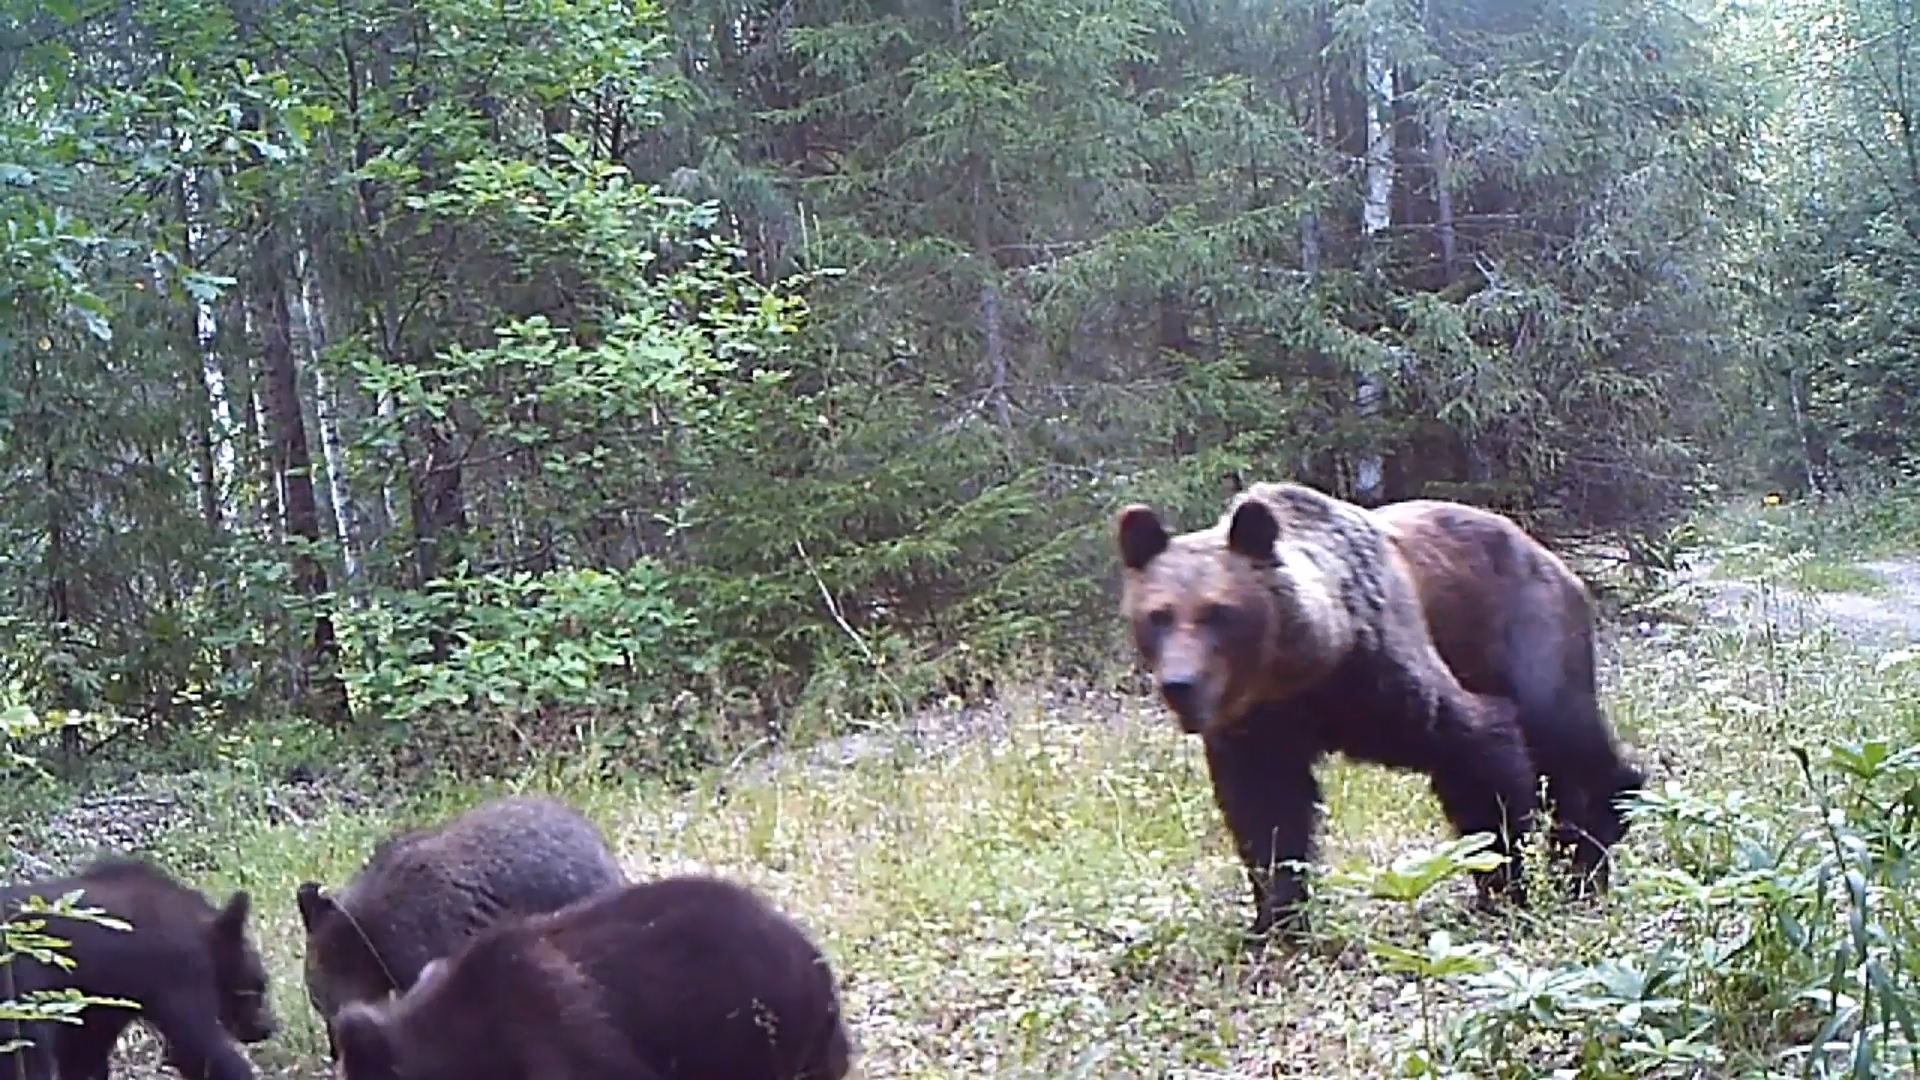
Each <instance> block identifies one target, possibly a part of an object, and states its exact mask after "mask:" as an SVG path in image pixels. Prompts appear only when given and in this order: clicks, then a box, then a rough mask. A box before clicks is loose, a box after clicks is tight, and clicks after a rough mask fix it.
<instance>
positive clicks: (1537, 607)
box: [1372, 499, 1646, 885]
mask: <svg viewBox="0 0 1920 1080" xmlns="http://www.w3.org/2000/svg"><path fill="white" fill-rule="evenodd" d="M1372 513H1373V515H1374V517H1375V518H1376V519H1377V520H1379V521H1380V522H1382V523H1383V524H1384V526H1385V527H1386V530H1387V535H1388V538H1389V539H1390V540H1392V541H1393V544H1394V546H1395V547H1396V548H1397V549H1398V550H1399V552H1400V557H1401V559H1402V560H1403V561H1404V562H1405V563H1406V565H1407V567H1408V569H1409V571H1410V572H1411V574H1412V577H1413V583H1414V588H1415V589H1416V591H1417V592H1418V593H1419V595H1420V604H1421V608H1422V609H1423V611H1424V613H1425V615H1426V620H1427V629H1428V631H1429V633H1431V635H1432V637H1433V641H1434V646H1435V648H1437V649H1439V651H1440V658H1441V659H1442V660H1444V661H1446V664H1447V666H1448V667H1449V668H1451V669H1452V670H1453V673H1454V675H1455V677H1456V678H1458V679H1459V680H1460V683H1461V685H1463V686H1465V687H1466V688H1467V689H1468V690H1471V691H1473V692H1475V693H1479V694H1493V695H1497V696H1500V697H1504V698H1507V699H1509V700H1511V701H1512V702H1513V703H1514V705H1515V707H1516V708H1517V709H1518V710H1519V718H1520V729H1521V731H1523V732H1524V733H1525V734H1526V739H1527V750H1528V753H1529V755H1530V756H1531V757H1532V758H1533V762H1534V767H1535V769H1536V770H1537V771H1538V772H1539V773H1540V774H1541V776H1542V777H1543V779H1544V780H1545V784H1546V801H1547V803H1548V805H1549V806H1550V807H1551V809H1552V812H1553V815H1554V818H1555V824H1556V832H1558V833H1561V834H1562V835H1563V836H1564V837H1565V840H1566V842H1567V844H1568V846H1570V847H1571V848H1572V850H1573V854H1574V859H1575V862H1576V865H1578V866H1579V867H1581V868H1582V870H1583V871H1585V872H1586V873H1587V874H1589V875H1591V876H1592V878H1593V879H1594V881H1595V882H1596V883H1598V884H1601V885H1604V884H1605V881H1606V876H1607V875H1606V869H1607V853H1608V849H1610V848H1611V847H1612V846H1613V845H1614V844H1617V843H1619V841H1620V839H1621V838H1622V837H1623V836H1625V835H1626V831H1627V826H1626V821H1625V819H1624V818H1623V817H1622V815H1621V811H1620V808H1619V805H1618V804H1619V800H1620V799H1621V798H1623V797H1627V796H1631V795H1632V794H1634V793H1635V792H1638V791H1639V790H1640V789H1641V788H1642V787H1643V786H1644V785H1645V783H1646V777H1645V775H1644V774H1643V773H1642V772H1641V771H1640V770H1639V769H1638V768H1637V767H1635V766H1634V765H1633V764H1631V763H1630V762H1629V761H1627V760H1626V758H1625V757H1624V756H1623V755H1622V754H1621V752H1620V748H1619V745H1618V743H1617V742H1616V741H1615V739H1614V736H1613V731H1612V729H1611V728H1610V727H1609V726H1608V724H1607V721H1606V717H1605V715H1604V713H1603V712H1602V711H1601V708H1600V696H1599V689H1598V686H1597V680H1596V678H1595V668H1596V666H1597V665H1596V661H1595V656H1594V634H1595V632H1594V611H1593V598H1592V594H1591V593H1589V592H1588V591H1587V587H1586V585H1585V584H1584V583H1583V582H1582V581H1581V580H1580V578H1579V576H1578V575H1576V574H1575V573H1574V572H1573V571H1572V569H1570V568H1569V567H1568V566H1567V564H1566V563H1565V562H1563V561H1562V560H1561V559H1560V558H1559V556H1557V555H1555V554H1554V553H1553V552H1552V551H1550V550H1549V549H1548V548H1547V547H1546V546H1545V545H1544V544H1542V543H1540V542H1539V541H1538V540H1536V539H1534V538H1533V537H1532V536H1530V535H1528V534H1527V532H1526V531H1525V530H1523V529H1521V528H1520V526H1519V525H1518V524H1517V523H1515V522H1514V521H1513V520H1511V519H1510V518H1508V517H1506V516H1505V515H1503V514H1498V513H1495V512H1494V511H1491V510H1486V509H1482V508H1479V507H1474V506H1467V505H1465V504H1462V503H1456V502H1448V501H1444V500H1438V499H1409V500H1407V501H1404V502H1397V503H1388V504H1386V505H1384V506H1380V507H1377V508H1375V509H1374V510H1373V511H1372Z"/></svg>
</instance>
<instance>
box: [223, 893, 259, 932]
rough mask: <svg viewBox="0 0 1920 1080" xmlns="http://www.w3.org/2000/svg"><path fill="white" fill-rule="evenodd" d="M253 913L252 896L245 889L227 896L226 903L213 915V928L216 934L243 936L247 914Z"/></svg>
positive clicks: (245, 929) (245, 930)
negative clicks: (217, 913) (218, 912)
mask: <svg viewBox="0 0 1920 1080" xmlns="http://www.w3.org/2000/svg"><path fill="white" fill-rule="evenodd" d="M252 913H253V897H251V896H250V895H248V894H247V891H246V890H245V889H242V890H240V891H239V892H236V893H234V894H233V895H232V896H230V897H228V898H227V904H226V906H225V907H223V908H221V909H220V914H219V915H217V916H215V917H214V920H213V928H214V931H215V932H216V933H218V934H221V935H223V936H226V937H230V938H238V937H242V936H245V934H246V932H247V916H248V915H250V914H252Z"/></svg>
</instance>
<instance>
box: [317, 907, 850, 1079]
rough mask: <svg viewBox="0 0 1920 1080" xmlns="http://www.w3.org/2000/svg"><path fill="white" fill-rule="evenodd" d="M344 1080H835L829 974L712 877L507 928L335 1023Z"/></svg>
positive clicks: (842, 1031) (838, 1034) (846, 1065)
mask: <svg viewBox="0 0 1920 1080" xmlns="http://www.w3.org/2000/svg"><path fill="white" fill-rule="evenodd" d="M333 1041H334V1045H335V1046H336V1047H338V1048H339V1064H340V1080H548V1078H561V1077H564V1078H566V1080H641V1078H646V1080H680V1078H685V1080H696V1078H698V1080H717V1078H719V1077H726V1078H727V1080H840V1078H841V1077H844V1076H846V1075H847V1074H848V1072H849V1070H850V1069H851V1067H852V1066H851V1058H852V1047H851V1042H850V1039H849V1036H848V1034H847V1029H846V1026H845V1024H844V1022H843V1019H842V1017H841V1010H840V997H839V990H838V987H837V986H836V983H835V978H834V975H833V972H832V970H831V969H830V968H829V967H828V965H827V962H826V958H825V957H824V956H822V955H821V953H820V951H819V949H818V948H817V947H815V945H814V944H813V942H812V941H811V940H809V938H808V937H807V935H806V933H805V932H804V931H803V930H802V929H801V928H800V927H799V926H798V925H797V924H796V923H795V922H794V921H793V920H792V919H790V918H788V917H787V916H785V915H783V914H781V913H780V912H779V911H777V910H775V909H774V908H773V907H772V906H771V905H769V904H767V903H766V901H764V900H763V899H762V898H761V897H760V896H759V895H758V894H757V893H755V892H754V891H753V890H751V889H748V888H745V887H743V886H740V885H737V884H734V883H731V882H728V881H724V880H720V879H718V878H712V877H705V876H688V877H675V878H667V879H664V880H660V881H653V882H647V883H643V884H637V885H629V886H627V887H626V888H624V889H622V890H620V891H618V892H614V893H610V894H607V895H603V896H598V897H595V898H593V899H590V900H585V901H582V902H580V903H578V904H575V905H573V906H572V907H569V908H566V909H564V910H562V911H559V912H556V913H554V914H550V915H542V916H533V917H529V918H522V919H510V920H503V921H501V922H499V923H496V924H495V925H494V926H493V927H492V928H490V929H488V930H487V931H485V932H483V933H481V934H480V935H478V936H476V937H475V938H474V939H473V940H472V941H471V942H470V943H469V944H468V945H466V946H465V947H464V948H462V949H461V950H460V951H458V952H456V953H455V954H454V955H452V956H451V957H449V958H447V959H444V960H439V961H435V962H434V963H433V964H432V965H431V966H430V967H429V968H428V969H427V971H426V973H425V974H424V975H422V977H421V978H420V981H419V982H418V983H417V984H416V985H415V986H414V987H413V989H411V990H409V991H408V992H407V993H406V994H405V995H403V996H401V997H399V998H396V999H393V1000H391V1001H386V1002H380V1003H366V1002H363V1003H358V1004H354V1005H349V1006H347V1007H345V1008H343V1009H341V1010H340V1013H339V1015H338V1016H336V1017H335V1018H334V1023H333Z"/></svg>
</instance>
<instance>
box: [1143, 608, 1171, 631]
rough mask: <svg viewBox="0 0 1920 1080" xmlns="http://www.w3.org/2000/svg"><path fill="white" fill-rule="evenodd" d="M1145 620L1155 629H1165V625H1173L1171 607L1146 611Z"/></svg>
mask: <svg viewBox="0 0 1920 1080" xmlns="http://www.w3.org/2000/svg"><path fill="white" fill-rule="evenodd" d="M1147 622H1148V623H1149V624H1150V625H1151V626H1152V627H1153V628H1154V629H1155V630H1165V629H1166V628H1167V627H1169V626H1171V625H1173V609H1172V608H1154V609H1153V610H1152V611H1150V612H1148V613H1147Z"/></svg>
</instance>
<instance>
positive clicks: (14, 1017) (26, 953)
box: [0, 890, 140, 1059]
mask: <svg viewBox="0 0 1920 1080" xmlns="http://www.w3.org/2000/svg"><path fill="white" fill-rule="evenodd" d="M81 896H82V893H81V892H80V890H75V891H73V892H70V893H67V894H66V895H64V896H59V897H55V898H54V899H52V900H45V899H43V898H41V897H37V896H31V897H28V898H26V900H24V901H23V902H22V903H21V904H20V905H19V908H18V910H16V911H13V912H12V913H11V914H10V915H9V916H8V917H7V918H4V919H0V967H4V966H5V965H7V964H11V963H14V962H16V961H18V960H19V959H21V958H23V957H24V958H26V959H28V960H31V961H33V962H35V963H40V964H46V965H49V966H52V967H57V968H60V969H61V970H63V971H72V970H75V968H76V966H77V965H76V964H75V961H74V959H73V957H71V956H69V955H68V954H67V948H68V946H69V945H71V944H72V943H71V942H69V941H68V940H67V939H65V938H63V937H60V936H58V935H57V934H53V933H49V932H48V919H49V917H52V918H57V919H75V920H79V921H83V922H90V923H94V924H95V925H98V926H104V927H106V928H107V929H109V930H117V931H125V930H129V929H131V926H130V925H129V924H128V923H127V922H126V921H125V920H123V919H120V918H118V917H116V916H113V915H109V914H107V913H106V912H105V911H102V910H101V909H99V908H93V907H82V906H81V905H80V899H81ZM96 1005H105V1006H109V1007H116V1008H125V1009H134V1010H138V1009H139V1008H140V1006H139V1004H138V1003H137V1002H133V1001H129V1000H127V999H125V998H115V997H100V996H97V995H88V994H83V993H81V992H80V991H78V990H74V989H71V988H69V989H62V990H34V991H31V992H29V993H26V994H24V995H20V996H17V997H11V998H0V1024H4V1025H12V1024H14V1023H33V1022H42V1021H46V1022H53V1023H62V1024H78V1023H79V1022H80V1014H81V1013H82V1012H83V1011H84V1010H86V1009H88V1008H91V1007H93V1006H96ZM30 1045H32V1043H31V1041H30V1040H28V1039H25V1038H17V1039H7V1040H0V1059H4V1058H5V1057H6V1056H7V1055H8V1054H13V1053H18V1052H20V1051H21V1050H23V1049H25V1048H26V1047H28V1046H30Z"/></svg>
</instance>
